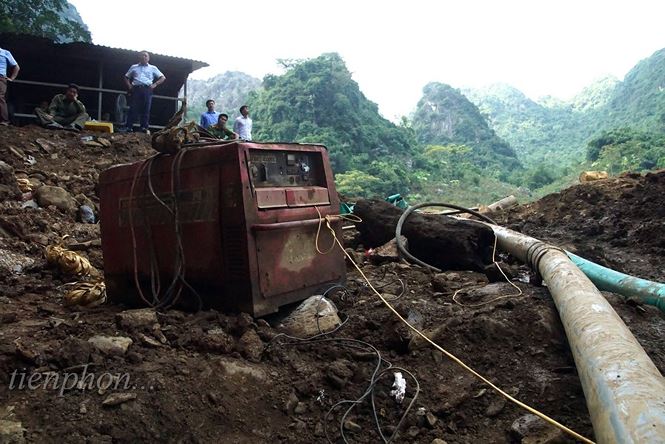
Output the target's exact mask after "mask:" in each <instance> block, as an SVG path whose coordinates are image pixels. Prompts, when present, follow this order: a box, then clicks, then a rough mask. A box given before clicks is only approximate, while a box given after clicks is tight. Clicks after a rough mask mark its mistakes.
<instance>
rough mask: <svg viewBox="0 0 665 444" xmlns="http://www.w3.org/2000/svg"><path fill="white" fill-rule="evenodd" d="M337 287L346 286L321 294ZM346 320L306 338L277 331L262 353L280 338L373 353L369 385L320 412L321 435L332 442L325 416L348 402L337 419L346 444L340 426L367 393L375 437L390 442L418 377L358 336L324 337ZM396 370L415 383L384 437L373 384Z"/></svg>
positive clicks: (342, 425) (397, 430)
mask: <svg viewBox="0 0 665 444" xmlns="http://www.w3.org/2000/svg"><path fill="white" fill-rule="evenodd" d="M338 288H341V289H344V290H347V289H346V287H344V286H343V285H333V286H332V287H330V288H328V289H327V290H326V291H325V292H324V293H323V295H326V294H328V293H329V292H331V291H332V290H335V289H338ZM323 295H322V297H321V298H323ZM320 300H321V299H319V301H320ZM317 310H318V308H317ZM315 316H317V319H318V313H317V314H315ZM348 320H349V317H348V316H347V317H345V319H344V320H343V321H342V323H341V324H340V325H338V326H337V327H335V328H334V329H333V330H331V331H329V332H321V329H320V327H319V333H318V334H315V335H313V336H311V337H308V338H299V337H296V336H291V335H288V334H286V333H280V334H278V335H276V336H275V337H273V338H272V339H271V340H270V342H269V343H268V344H267V345H266V347H265V349H264V352H265V351H266V350H268V349H269V348H270V347H271V345H272V344H273V343H274V342H276V341H277V340H278V339H280V338H286V339H289V340H290V342H287V343H285V344H284V345H301V344H314V343H315V344H320V343H336V344H339V345H341V346H344V347H349V348H355V349H360V350H367V349H369V350H370V351H371V352H372V353H373V354H375V355H376V358H377V359H376V366H375V368H374V371H373V373H372V375H371V377H370V382H369V385H368V386H367V388H366V389H365V391H364V392H363V394H362V395H361V396H360V397H359V398H357V399H355V400H351V399H344V400H341V401H338V402H337V403H335V404H333V405H332V407H330V409H328V411H327V412H326V414H325V415H324V418H323V428H324V434H325V436H326V439H327V440H328V442H329V443H331V444H332V443H333V440H331V439H330V436H329V433H328V427H327V426H328V418H329V417H330V415H331V414H332V413H333V411H334V410H335V409H336V408H337V407H339V406H342V405H345V404H350V406H349V407H348V408H347V409H346V410H345V411H344V414H343V416H342V418H341V420H340V423H339V433H340V437H341V438H342V441H344V442H345V443H348V442H349V441H348V439H347V438H346V435H345V432H344V425H345V423H346V419H347V417H348V415H349V414H350V413H351V412H352V411H353V409H354V408H355V407H356V406H358V405H360V404H362V403H363V401H364V400H365V399H367V397H368V396H369V397H370V404H371V408H372V417H373V419H374V424H375V428H376V430H377V432H378V433H379V436H380V437H381V439H382V440H383V442H384V443H390V442H392V441H393V440H394V439H395V437H396V436H397V433H398V432H399V430H400V427H401V425H402V424H403V423H404V420H405V419H406V417H407V415H408V413H409V412H410V411H411V409H412V407H413V405H414V404H415V401H416V399H417V398H418V394H419V393H420V384H419V382H418V379H417V378H416V377H415V376H414V375H413V374H412V373H411V372H409V371H408V370H406V369H404V368H402V367H394V366H393V365H392V363H390V362H389V361H388V360H386V359H385V358H383V356H382V355H381V353H380V352H379V350H378V349H377V348H376V347H374V346H373V345H372V344H370V343H368V342H365V341H361V340H359V339H352V338H330V337H328V336H330V335H332V334H334V333H336V332H338V331H339V330H340V329H341V328H342V327H343V326H344V325H346V323H347V322H348ZM317 327H318V321H317ZM383 365H385V366H386V368H384V369H383V370H382V369H381V367H382V366H383ZM397 370H399V371H402V372H404V373H405V374H407V375H408V376H409V377H410V378H411V379H413V381H414V382H415V393H414V394H413V397H412V399H411V402H410V403H409V405H408V406H407V407H406V409H405V410H404V412H403V413H402V415H401V417H400V419H399V421H398V423H397V426H396V427H395V430H394V431H393V433H392V435H391V436H390V437H389V438H386V437H385V435H384V434H383V430H382V428H381V423H380V420H379V415H378V413H377V409H376V402H375V396H374V391H375V389H376V385H377V383H378V382H379V378H381V377H382V376H383V375H384V374H386V373H387V372H389V371H397Z"/></svg>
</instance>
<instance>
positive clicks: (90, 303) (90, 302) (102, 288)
mask: <svg viewBox="0 0 665 444" xmlns="http://www.w3.org/2000/svg"><path fill="white" fill-rule="evenodd" d="M67 285H71V286H72V287H73V288H72V289H71V290H69V291H68V292H67V293H66V294H65V299H64V303H65V305H67V306H72V305H83V306H86V307H95V306H97V305H100V304H103V303H104V302H106V284H104V281H101V280H100V281H90V282H74V283H73V284H67Z"/></svg>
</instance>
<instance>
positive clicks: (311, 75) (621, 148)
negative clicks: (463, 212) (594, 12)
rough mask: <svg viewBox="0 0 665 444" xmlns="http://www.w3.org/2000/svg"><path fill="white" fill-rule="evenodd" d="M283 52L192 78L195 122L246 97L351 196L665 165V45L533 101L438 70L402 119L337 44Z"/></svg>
mask: <svg viewBox="0 0 665 444" xmlns="http://www.w3.org/2000/svg"><path fill="white" fill-rule="evenodd" d="M0 17H1V18H2V19H1V20H0V32H28V33H31V34H35V35H41V36H44V37H47V38H51V39H53V40H56V41H61V42H66V41H86V42H90V41H91V36H90V32H89V30H88V28H87V26H86V25H85V24H84V23H83V21H82V20H81V18H80V16H79V15H78V13H77V12H76V9H75V8H73V7H72V6H71V4H69V3H68V2H66V1H64V0H36V1H35V2H31V3H28V2H2V3H0ZM277 62H278V63H279V64H280V65H281V66H282V67H283V68H284V70H283V72H282V73H281V74H278V75H275V74H270V75H267V76H265V77H264V78H263V79H257V78H254V77H252V76H249V75H247V74H245V73H242V72H237V71H233V72H225V73H223V74H219V75H216V76H214V77H212V78H210V79H207V80H189V81H188V85H187V96H188V104H189V109H188V113H187V117H188V119H190V120H195V121H197V120H198V116H199V115H200V113H201V112H203V111H204V109H205V105H204V104H205V101H206V100H207V99H209V98H211V99H214V100H216V102H217V110H218V111H222V112H226V113H228V114H229V115H231V117H232V120H233V118H234V117H236V116H237V115H238V108H239V107H240V105H242V104H245V103H247V104H249V105H250V108H251V114H252V118H253V119H254V124H255V129H254V137H255V139H256V140H263V141H269V140H271V141H275V140H276V141H293V142H312V143H322V144H324V145H326V146H327V147H328V149H329V153H330V158H331V160H332V165H333V169H334V172H335V178H336V182H337V186H338V189H339V191H340V192H341V193H342V194H343V195H345V196H348V197H349V198H350V199H353V198H357V197H368V196H375V195H378V196H385V195H389V194H395V193H400V194H402V195H403V196H406V197H407V198H408V199H409V200H410V201H413V202H417V201H424V200H429V199H435V200H440V199H441V198H443V197H445V199H446V200H450V201H455V202H458V203H461V204H469V205H475V204H478V203H480V202H488V201H492V200H493V199H498V198H500V197H503V196H504V195H507V194H515V195H516V196H518V198H520V199H522V200H533V199H537V198H539V197H541V196H543V195H544V194H547V193H550V192H553V191H557V190H559V189H561V188H564V187H566V186H568V185H570V184H572V183H574V182H575V181H576V179H577V176H578V175H579V174H580V172H581V171H585V170H607V171H608V172H609V173H610V174H612V175H616V174H620V173H621V172H624V171H628V170H630V171H643V170H649V169H658V168H665V90H664V88H665V49H663V50H660V51H657V52H656V53H654V54H653V55H652V56H651V57H649V58H647V59H645V60H642V61H639V62H638V63H637V64H636V65H635V66H634V68H633V69H632V70H631V71H630V72H629V73H628V74H627V75H626V76H625V78H624V79H623V80H619V79H616V78H612V77H606V78H602V79H599V80H598V81H596V82H594V83H593V84H591V85H588V86H587V87H586V88H584V89H583V90H582V91H581V92H580V93H579V94H578V95H576V96H575V97H574V98H572V99H571V100H569V101H562V100H559V99H556V98H553V97H542V98H538V99H537V100H533V99H531V98H529V97H527V96H526V95H525V94H523V93H522V92H521V91H519V90H518V89H516V88H514V87H512V86H510V85H505V84H494V85H490V86H488V87H485V88H478V89H468V88H467V89H457V88H455V87H454V86H451V85H447V84H444V83H440V82H435V81H432V82H430V83H428V84H427V85H425V86H424V87H423V90H422V96H421V98H420V100H419V101H418V103H417V104H416V105H415V108H414V109H412V110H404V115H403V116H402V118H401V119H400V120H399V121H398V122H391V121H389V120H387V119H385V118H384V117H382V116H381V114H380V112H379V109H378V106H377V105H376V104H375V103H373V102H372V101H371V100H369V99H368V98H367V97H366V96H365V95H364V94H363V92H362V91H361V89H360V87H359V85H358V84H357V83H356V81H355V80H354V79H353V76H352V73H351V72H349V70H348V68H347V66H346V64H345V62H344V60H343V58H342V57H341V56H340V55H339V54H337V53H326V54H322V55H320V56H318V57H315V58H311V59H280V60H278V61H277ZM183 94H184V91H183ZM232 120H231V122H230V124H231V125H232V124H233V121H232Z"/></svg>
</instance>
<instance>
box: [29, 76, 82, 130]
mask: <svg viewBox="0 0 665 444" xmlns="http://www.w3.org/2000/svg"><path fill="white" fill-rule="evenodd" d="M78 95H79V87H78V86H77V85H75V84H73V83H72V84H70V85H69V86H68V87H67V90H65V93H64V94H58V95H56V96H55V97H53V100H51V104H50V105H49V107H48V111H44V110H43V109H41V108H35V115H36V116H37V119H39V123H41V124H42V125H43V126H45V127H46V128H51V129H61V128H64V129H70V130H74V131H80V130H82V129H83V127H84V126H85V122H86V121H87V120H90V116H89V115H88V113H86V111H85V106H84V105H83V103H81V101H80V100H79V99H78Z"/></svg>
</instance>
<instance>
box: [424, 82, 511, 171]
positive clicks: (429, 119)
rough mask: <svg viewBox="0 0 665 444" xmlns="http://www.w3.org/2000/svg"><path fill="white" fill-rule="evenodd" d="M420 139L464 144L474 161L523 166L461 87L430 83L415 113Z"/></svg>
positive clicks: (429, 142)
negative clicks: (461, 90)
mask: <svg viewBox="0 0 665 444" xmlns="http://www.w3.org/2000/svg"><path fill="white" fill-rule="evenodd" d="M412 122H413V123H412V125H413V129H414V131H415V133H416V137H417V139H418V141H419V142H420V143H422V144H425V145H448V144H458V145H464V146H466V147H468V148H470V149H471V151H470V153H469V156H470V158H471V159H472V161H473V163H474V164H476V165H478V166H480V167H482V168H487V167H498V168H501V169H504V170H512V169H515V168H518V167H519V166H520V163H519V161H518V160H517V157H516V154H515V151H514V150H513V148H512V147H511V146H510V144H508V143H507V142H506V141H505V140H503V139H502V138H501V137H499V136H498V135H497V134H496V132H495V131H494V130H493V129H492V128H490V126H489V125H488V123H487V121H486V120H485V118H484V117H483V115H482V114H481V112H480V110H479V109H478V107H476V105H474V104H473V103H472V102H471V101H469V99H467V98H466V97H465V96H464V95H463V94H462V93H461V92H460V91H459V90H457V89H454V88H452V87H451V86H449V85H446V84H443V83H436V82H434V83H429V84H427V85H426V86H425V87H424V88H423V97H422V98H421V99H420V101H419V102H418V105H417V106H416V111H415V113H414V114H413V116H412Z"/></svg>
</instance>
